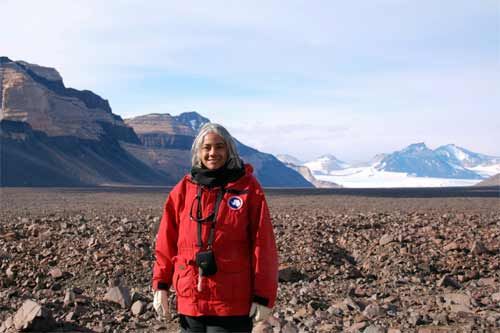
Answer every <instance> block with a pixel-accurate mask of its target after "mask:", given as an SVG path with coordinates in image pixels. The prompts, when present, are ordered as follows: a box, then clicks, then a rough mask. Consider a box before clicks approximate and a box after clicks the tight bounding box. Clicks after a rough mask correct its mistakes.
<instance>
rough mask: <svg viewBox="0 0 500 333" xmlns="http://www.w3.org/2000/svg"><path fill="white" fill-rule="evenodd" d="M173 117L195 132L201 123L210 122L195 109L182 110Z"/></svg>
mask: <svg viewBox="0 0 500 333" xmlns="http://www.w3.org/2000/svg"><path fill="white" fill-rule="evenodd" d="M175 119H176V120H177V121H179V122H181V123H183V124H185V125H187V126H189V127H191V129H193V131H195V132H198V131H199V130H200V128H201V127H202V126H203V125H205V124H206V123H209V122H210V119H208V118H205V117H203V116H202V115H200V114H199V113H198V112H196V111H190V112H183V113H181V114H180V115H178V116H176V117H175Z"/></svg>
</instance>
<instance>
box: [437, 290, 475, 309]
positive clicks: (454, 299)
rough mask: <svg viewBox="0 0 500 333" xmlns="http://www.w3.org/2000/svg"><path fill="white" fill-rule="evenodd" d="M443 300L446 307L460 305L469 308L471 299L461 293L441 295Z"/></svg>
mask: <svg viewBox="0 0 500 333" xmlns="http://www.w3.org/2000/svg"><path fill="white" fill-rule="evenodd" d="M443 299H444V301H445V303H446V304H447V305H451V304H460V305H465V306H467V307H470V306H471V304H472V299H471V297H470V296H469V295H466V294H462V293H448V294H444V295H443Z"/></svg>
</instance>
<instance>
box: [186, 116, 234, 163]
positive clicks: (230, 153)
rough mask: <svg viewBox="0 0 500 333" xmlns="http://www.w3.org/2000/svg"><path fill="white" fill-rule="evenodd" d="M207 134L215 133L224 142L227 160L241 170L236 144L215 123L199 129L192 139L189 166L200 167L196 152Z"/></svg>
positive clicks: (224, 130) (220, 126) (222, 128)
mask: <svg viewBox="0 0 500 333" xmlns="http://www.w3.org/2000/svg"><path fill="white" fill-rule="evenodd" d="M208 133H215V134H217V135H219V136H220V137H221V138H222V139H223V140H224V142H225V143H226V147H227V160H228V161H230V160H232V162H233V163H235V164H234V166H236V167H238V168H241V167H242V162H241V159H240V156H239V155H238V151H237V150H236V143H235V141H234V139H233V137H232V136H231V134H229V132H228V131H227V129H225V128H224V127H223V126H222V125H219V124H215V123H206V124H205V125H203V126H202V127H201V128H200V131H199V132H198V135H197V136H196V138H195V139H194V141H193V145H192V146H191V165H192V166H193V167H199V168H200V167H201V161H200V158H199V157H198V152H199V151H200V149H201V146H202V145H203V140H204V139H205V135H207V134H208Z"/></svg>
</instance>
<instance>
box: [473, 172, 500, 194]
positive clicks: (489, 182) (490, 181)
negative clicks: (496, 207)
mask: <svg viewBox="0 0 500 333" xmlns="http://www.w3.org/2000/svg"><path fill="white" fill-rule="evenodd" d="M476 186H500V173H499V174H496V175H494V176H491V177H489V178H486V179H485V180H482V181H480V182H479V183H477V184H476ZM499 196H500V193H499Z"/></svg>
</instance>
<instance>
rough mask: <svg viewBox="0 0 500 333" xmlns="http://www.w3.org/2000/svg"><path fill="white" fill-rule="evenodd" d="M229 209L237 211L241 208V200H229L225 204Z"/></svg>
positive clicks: (236, 198) (232, 198) (237, 198)
mask: <svg viewBox="0 0 500 333" xmlns="http://www.w3.org/2000/svg"><path fill="white" fill-rule="evenodd" d="M227 204H228V206H229V208H231V209H234V210H238V209H240V208H241V206H243V200H241V198H240V197H236V196H235V197H231V198H229V201H228V202H227Z"/></svg>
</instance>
